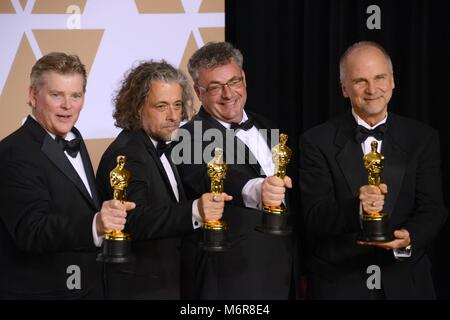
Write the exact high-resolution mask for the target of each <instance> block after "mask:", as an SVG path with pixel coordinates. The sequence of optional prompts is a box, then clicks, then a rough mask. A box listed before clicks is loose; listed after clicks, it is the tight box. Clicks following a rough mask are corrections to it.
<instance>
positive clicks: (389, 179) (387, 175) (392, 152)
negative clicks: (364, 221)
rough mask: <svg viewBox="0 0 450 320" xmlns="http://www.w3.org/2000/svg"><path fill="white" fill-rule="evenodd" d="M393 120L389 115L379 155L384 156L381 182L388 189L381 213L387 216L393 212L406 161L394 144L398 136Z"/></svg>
mask: <svg viewBox="0 0 450 320" xmlns="http://www.w3.org/2000/svg"><path fill="white" fill-rule="evenodd" d="M395 120H396V119H395V115H394V114H389V116H388V120H387V123H388V129H387V131H386V134H385V137H384V140H383V143H382V145H381V153H382V154H383V155H384V170H383V172H382V174H381V182H382V183H385V184H386V185H387V187H388V193H387V194H386V197H385V203H384V208H383V212H384V213H387V214H392V212H394V207H395V203H396V201H397V197H398V194H399V192H400V188H401V185H402V181H403V176H404V175H405V170H406V162H407V160H408V159H407V154H406V152H405V151H403V150H402V149H401V148H400V146H399V145H398V144H397V143H396V139H395V136H396V135H397V134H398V132H397V131H396V130H397V128H398V126H396V125H395Z"/></svg>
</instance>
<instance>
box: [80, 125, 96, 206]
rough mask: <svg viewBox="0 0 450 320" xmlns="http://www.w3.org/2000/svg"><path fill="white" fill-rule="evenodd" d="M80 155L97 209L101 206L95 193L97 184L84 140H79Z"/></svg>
mask: <svg viewBox="0 0 450 320" xmlns="http://www.w3.org/2000/svg"><path fill="white" fill-rule="evenodd" d="M74 129H75V128H74ZM75 130H76V129H75ZM80 155H81V160H82V161H83V166H84V171H85V172H86V178H87V180H88V183H89V187H90V189H91V194H92V200H93V201H94V204H95V206H96V207H97V210H98V209H100V207H101V205H100V198H99V196H98V193H97V185H96V183H95V177H94V169H93V168H92V163H91V159H90V157H89V153H88V150H87V148H86V145H85V144H84V140H81V145H80Z"/></svg>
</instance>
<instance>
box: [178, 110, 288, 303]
mask: <svg viewBox="0 0 450 320" xmlns="http://www.w3.org/2000/svg"><path fill="white" fill-rule="evenodd" d="M248 117H249V118H250V119H252V120H253V122H254V124H255V126H256V127H257V128H259V129H263V128H264V129H272V128H274V126H272V125H271V124H270V123H269V122H268V121H267V120H265V119H263V118H262V117H260V116H258V115H256V114H252V113H250V112H248ZM183 129H185V130H187V132H188V133H189V134H184V133H183V130H181V132H180V136H181V140H180V142H179V144H178V145H177V146H175V147H174V149H173V152H172V156H174V155H181V156H182V163H181V164H179V165H178V169H179V173H180V176H181V180H182V181H183V185H184V187H185V190H186V194H187V196H188V198H189V199H194V198H197V197H199V196H200V195H201V194H202V193H204V192H209V191H210V186H211V183H210V179H209V177H208V174H207V163H208V162H209V161H210V159H212V157H213V151H214V147H215V146H219V147H221V148H223V150H224V154H223V156H224V160H225V161H226V162H227V164H228V172H227V175H226V178H225V180H224V192H226V193H227V194H229V195H232V196H233V200H232V201H231V202H227V203H226V205H225V210H224V214H223V220H224V221H225V222H226V223H227V224H228V227H229V229H228V241H229V244H230V248H229V249H228V250H227V251H225V252H221V253H208V252H204V251H202V250H198V251H197V259H196V264H197V267H196V268H195V270H196V272H197V274H196V298H200V299H287V298H288V297H289V289H290V285H291V280H292V263H293V258H292V256H293V246H294V240H293V236H273V235H267V234H263V233H261V232H258V231H256V230H255V226H256V225H258V224H260V223H261V219H262V211H260V210H255V209H250V208H246V207H245V205H244V202H243V200H242V194H241V191H242V188H243V187H244V185H245V184H246V183H247V182H248V181H249V180H250V179H253V178H258V177H264V175H262V174H261V168H260V165H259V163H257V162H256V161H253V163H252V161H249V159H251V154H250V151H249V149H248V148H247V147H245V148H244V147H242V146H244V145H243V143H242V142H240V140H238V139H237V138H236V137H234V140H233V141H234V142H235V146H237V145H238V144H239V143H241V144H242V145H241V146H240V147H239V146H238V147H236V148H235V147H233V146H232V144H227V143H225V142H224V141H222V139H221V138H219V139H217V140H214V139H213V140H214V141H213V142H212V143H211V141H210V140H211V139H210V138H208V137H206V136H205V137H203V134H205V133H206V135H208V132H209V133H211V132H212V133H214V132H215V133H218V134H219V136H221V137H225V136H226V135H227V131H228V132H229V131H230V130H226V129H225V128H224V127H223V126H222V125H221V124H220V123H219V122H218V121H216V120H215V119H214V118H212V117H211V116H210V115H209V114H208V113H207V112H206V111H205V110H204V109H203V108H201V109H200V111H199V113H198V114H197V115H196V116H195V117H194V118H193V119H192V120H191V121H190V122H188V123H187V124H186V125H185V126H184V127H183ZM210 129H212V131H211V130H210ZM268 136H269V137H270V134H269V135H268ZM202 137H203V138H202ZM268 140H269V139H268ZM222 142H223V143H222ZM277 143H278V141H273V142H272V143H271V141H268V147H269V148H271V146H273V145H274V144H277ZM231 148H233V150H231ZM236 149H237V150H236ZM244 150H245V153H244V152H242V151H244ZM203 155H207V158H205V159H203ZM230 155H233V156H230ZM230 159H233V161H231V160H230ZM238 160H240V163H242V164H238V163H237V161H238ZM243 160H245V162H243Z"/></svg>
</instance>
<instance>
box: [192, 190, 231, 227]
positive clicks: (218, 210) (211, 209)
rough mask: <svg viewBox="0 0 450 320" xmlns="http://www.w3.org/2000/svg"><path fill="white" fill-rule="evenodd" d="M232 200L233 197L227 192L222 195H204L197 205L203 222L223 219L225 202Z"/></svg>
mask: <svg viewBox="0 0 450 320" xmlns="http://www.w3.org/2000/svg"><path fill="white" fill-rule="evenodd" d="M232 199H233V197H232V196H229V195H228V194H226V193H225V192H224V193H221V194H213V193H204V194H203V195H202V196H201V197H200V199H199V200H198V203H197V206H198V211H199V213H200V216H201V217H202V219H203V221H206V220H219V219H220V218H222V214H223V209H224V207H225V201H230V200H232Z"/></svg>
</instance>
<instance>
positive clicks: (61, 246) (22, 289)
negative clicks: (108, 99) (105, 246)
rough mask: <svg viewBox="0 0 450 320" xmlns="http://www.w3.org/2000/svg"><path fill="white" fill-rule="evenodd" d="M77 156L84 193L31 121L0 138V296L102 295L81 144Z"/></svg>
mask: <svg viewBox="0 0 450 320" xmlns="http://www.w3.org/2000/svg"><path fill="white" fill-rule="evenodd" d="M72 131H74V133H76V134H77V135H79V132H78V131H77V129H75V128H73V129H72ZM80 153H81V157H82V160H83V165H84V168H85V171H86V176H87V179H88V182H89V186H90V189H91V192H92V196H91V195H90V194H89V193H88V191H87V189H86V187H85V186H84V184H83V182H82V180H81V179H80V177H79V176H78V174H77V172H76V170H75V169H74V167H73V166H72V164H71V163H70V161H69V160H68V159H67V157H66V155H65V154H64V152H63V150H62V149H61V147H60V146H59V145H58V144H57V143H56V142H55V140H54V139H53V138H52V137H51V136H50V135H49V134H48V133H47V132H46V131H45V130H44V129H43V128H42V127H41V126H40V125H39V124H38V123H37V122H36V121H35V120H34V119H33V118H31V117H28V119H27V120H26V122H25V123H24V124H23V126H22V127H20V128H19V129H18V130H17V131H15V132H14V133H12V134H11V135H9V136H8V137H6V138H5V139H4V140H3V141H2V142H0V159H1V161H0V172H1V173H2V182H1V183H0V298H5V299H81V298H101V297H102V295H101V288H102V286H101V265H99V264H97V263H96V262H95V258H96V248H95V246H94V242H93V235H92V223H93V218H94V214H95V213H96V212H97V211H98V210H99V206H100V205H99V199H98V197H97V192H96V188H95V179H94V173H93V170H92V165H91V162H90V159H89V155H88V153H87V150H86V147H85V145H84V142H82V143H81V149H80ZM77 277H79V280H80V281H81V282H80V283H78V284H77V282H78V280H77Z"/></svg>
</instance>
